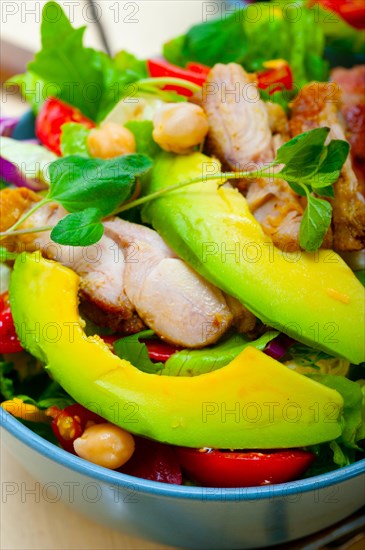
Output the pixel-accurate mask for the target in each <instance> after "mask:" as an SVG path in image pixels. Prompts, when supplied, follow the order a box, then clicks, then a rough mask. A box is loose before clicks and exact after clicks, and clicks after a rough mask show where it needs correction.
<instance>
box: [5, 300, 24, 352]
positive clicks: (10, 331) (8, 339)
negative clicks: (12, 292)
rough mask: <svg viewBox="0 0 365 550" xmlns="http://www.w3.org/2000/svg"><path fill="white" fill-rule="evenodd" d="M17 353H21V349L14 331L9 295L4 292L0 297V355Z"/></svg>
mask: <svg viewBox="0 0 365 550" xmlns="http://www.w3.org/2000/svg"><path fill="white" fill-rule="evenodd" d="M19 351H23V347H22V345H21V343H20V342H19V338H18V336H17V333H16V330H15V326H14V321H13V316H12V314H11V309H10V303H9V293H8V292H4V293H3V294H1V296H0V353H17V352H19Z"/></svg>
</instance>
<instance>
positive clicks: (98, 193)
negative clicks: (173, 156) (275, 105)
mask: <svg viewBox="0 0 365 550" xmlns="http://www.w3.org/2000/svg"><path fill="white" fill-rule="evenodd" d="M329 132H330V129H329V128H316V129H314V130H310V131H309V132H305V133H304V134H300V135H299V136H297V137H295V138H294V139H292V140H291V141H289V142H287V143H285V144H284V145H283V146H282V147H280V149H278V151H277V155H276V158H275V160H274V161H273V162H272V163H270V164H269V165H267V166H265V167H264V168H259V169H258V170H253V171H244V172H218V173H214V174H209V175H206V176H201V175H200V176H197V177H196V178H192V179H189V180H187V181H186V182H183V183H179V184H177V185H173V186H170V187H166V188H163V189H160V190H159V191H156V192H154V193H151V194H149V195H145V196H142V197H140V198H138V199H136V200H133V201H130V200H129V199H130V197H131V195H132V193H133V190H134V188H135V180H136V178H137V177H138V176H141V175H143V174H145V173H146V172H147V171H148V170H149V169H150V168H151V167H152V160H151V159H150V158H149V157H147V156H145V155H142V154H133V155H125V156H122V157H117V158H115V159H111V160H100V159H90V158H85V157H81V156H76V155H71V156H69V157H65V158H61V159H58V160H56V161H55V162H53V163H52V164H51V165H50V168H49V174H50V181H51V183H50V190H49V192H48V194H47V195H46V196H45V197H44V199H43V200H41V201H40V202H38V203H37V204H36V205H35V206H34V207H33V208H32V209H31V210H29V211H28V212H27V213H26V214H25V215H24V216H23V217H22V218H20V220H18V222H17V223H15V224H14V225H13V226H12V227H11V228H10V229H9V230H8V231H6V232H5V233H1V234H0V237H5V236H9V235H10V234H14V233H15V234H19V233H22V232H27V233H29V232H31V231H32V230H31V229H23V230H19V231H17V229H18V228H19V227H20V226H21V225H22V223H23V222H24V221H25V220H26V219H27V218H28V217H29V216H31V215H32V214H33V213H34V212H35V211H36V210H38V209H39V208H41V207H42V206H44V205H45V204H47V203H49V202H58V203H59V204H61V205H62V206H63V207H64V208H65V209H66V210H68V212H70V213H69V214H68V215H67V216H66V217H65V218H63V219H62V220H61V221H60V222H58V224H57V225H56V226H55V227H53V228H52V233H51V238H52V239H53V240H54V241H55V242H57V243H60V244H64V245H71V246H87V245H91V244H94V243H95V242H97V241H98V240H99V239H100V238H101V236H102V234H103V231H104V230H103V225H102V219H103V218H104V217H106V216H109V215H111V214H114V215H115V214H119V213H122V212H125V211H126V210H129V209H131V208H135V207H137V206H141V205H142V204H145V203H147V202H149V201H152V200H155V199H157V198H159V197H161V196H163V195H164V194H166V193H170V192H171V191H176V190H179V189H182V188H184V187H187V186H189V185H193V184H195V183H200V182H202V181H209V180H214V181H217V179H219V180H221V181H222V185H223V184H224V182H226V181H227V180H232V179H241V178H249V179H256V178H274V179H281V180H285V181H287V182H288V184H289V185H290V187H291V188H292V189H293V190H294V191H295V192H296V193H298V194H299V195H302V196H305V197H306V198H307V207H306V209H305V211H304V215H303V218H302V222H301V225H300V233H299V242H300V245H301V247H302V248H303V249H304V250H307V251H309V252H313V251H315V250H317V248H319V247H320V246H321V244H322V241H323V238H324V236H325V235H326V233H327V231H328V228H329V226H330V224H331V219H332V206H331V204H330V203H329V202H328V200H325V199H322V198H320V196H322V197H329V198H331V197H333V196H334V191H333V187H332V185H333V183H334V182H335V181H337V179H338V177H339V175H340V172H341V168H342V166H343V164H344V162H345V161H346V158H347V156H348V153H349V144H348V143H347V142H346V141H342V140H332V141H330V142H329V143H328V145H326V144H325V142H326V140H327V137H328V134H329ZM278 168H281V169H280V170H278ZM49 229H50V227H41V228H37V227H35V228H34V229H33V231H34V232H39V231H47V230H49Z"/></svg>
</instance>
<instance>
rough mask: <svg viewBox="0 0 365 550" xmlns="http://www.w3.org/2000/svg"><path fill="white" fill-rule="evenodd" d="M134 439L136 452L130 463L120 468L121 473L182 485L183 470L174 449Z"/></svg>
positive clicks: (149, 441)
mask: <svg viewBox="0 0 365 550" xmlns="http://www.w3.org/2000/svg"><path fill="white" fill-rule="evenodd" d="M133 437H134V439H135V443H136V448H135V451H134V453H133V455H132V457H131V458H130V459H129V460H128V462H127V463H126V464H124V466H122V467H121V468H119V471H120V472H123V473H124V474H128V475H131V476H136V477H141V478H143V479H150V480H152V481H161V482H163V483H174V484H175V485H181V484H182V474H181V468H180V464H179V461H178V459H177V456H176V454H175V448H174V447H172V446H171V445H164V444H163V443H158V442H157V441H152V440H150V439H145V438H144V437H136V436H133Z"/></svg>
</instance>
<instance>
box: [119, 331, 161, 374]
mask: <svg viewBox="0 0 365 550" xmlns="http://www.w3.org/2000/svg"><path fill="white" fill-rule="evenodd" d="M153 335H154V332H153V331H152V330H144V331H142V332H138V334H133V335H132V336H126V337H125V338H121V339H120V340H117V341H116V342H115V343H114V353H115V354H116V355H117V356H118V357H120V358H121V359H125V360H126V361H129V362H130V363H132V365H134V366H135V367H136V368H137V369H139V370H141V371H143V372H148V373H150V374H156V373H157V372H158V371H161V370H162V369H163V368H164V364H163V363H153V362H152V361H151V359H150V357H149V355H148V350H147V347H146V344H143V343H142V342H140V341H139V339H140V338H150V337H151V336H153Z"/></svg>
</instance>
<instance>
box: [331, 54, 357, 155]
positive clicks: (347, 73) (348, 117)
mask: <svg viewBox="0 0 365 550" xmlns="http://www.w3.org/2000/svg"><path fill="white" fill-rule="evenodd" d="M331 80H333V82H335V83H337V84H338V85H339V86H340V88H341V90H342V106H341V113H342V115H343V117H344V120H345V130H346V138H347V139H348V140H349V142H350V144H351V154H352V156H353V158H354V159H356V160H358V161H362V162H364V161H365V65H358V66H357V67H353V68H352V69H344V68H342V67H338V68H336V69H334V70H333V71H332V72H331Z"/></svg>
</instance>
